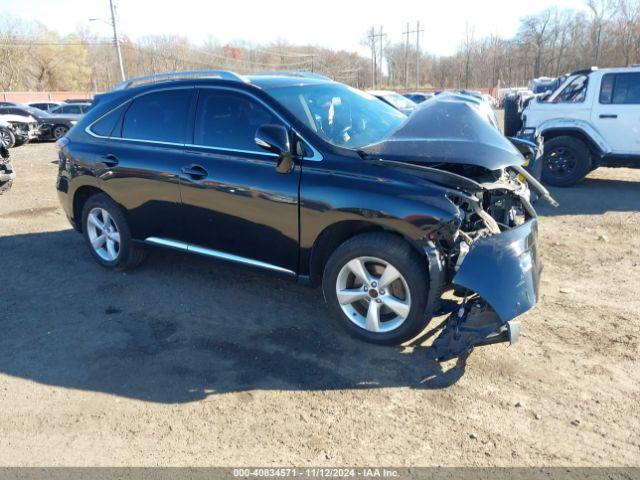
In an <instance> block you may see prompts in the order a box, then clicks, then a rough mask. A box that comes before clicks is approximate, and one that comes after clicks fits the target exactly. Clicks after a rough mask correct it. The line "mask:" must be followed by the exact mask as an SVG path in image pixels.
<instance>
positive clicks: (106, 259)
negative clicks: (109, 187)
mask: <svg viewBox="0 0 640 480" xmlns="http://www.w3.org/2000/svg"><path fill="white" fill-rule="evenodd" d="M82 233H83V235H84V238H85V240H86V242H87V245H88V246H89V251H90V252H91V255H93V257H94V258H95V259H96V261H97V262H98V263H99V264H100V265H102V266H103V267H106V268H112V269H114V270H128V269H131V268H134V267H137V266H138V265H139V264H140V263H142V261H143V260H144V259H145V258H146V256H147V252H146V250H144V249H141V248H139V247H136V246H135V245H134V244H133V242H132V241H131V232H130V230H129V225H128V224H127V220H126V219H125V217H124V214H123V213H122V210H121V209H120V207H119V206H118V204H117V203H116V202H114V201H113V200H112V199H111V198H110V197H109V196H108V195H105V194H104V193H99V194H97V195H93V196H92V197H90V198H89V199H88V200H87V201H86V203H85V204H84V207H83V208H82Z"/></svg>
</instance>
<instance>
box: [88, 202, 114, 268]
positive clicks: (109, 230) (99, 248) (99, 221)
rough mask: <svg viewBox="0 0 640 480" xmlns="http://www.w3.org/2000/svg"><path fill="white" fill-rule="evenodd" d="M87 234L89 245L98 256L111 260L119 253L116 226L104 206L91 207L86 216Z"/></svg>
mask: <svg viewBox="0 0 640 480" xmlns="http://www.w3.org/2000/svg"><path fill="white" fill-rule="evenodd" d="M86 228H87V234H88V236H89V241H90V242H91V247H92V248H93V250H94V251H95V252H96V253H97V254H98V256H99V257H100V258H102V259H103V260H105V261H107V262H113V261H114V260H115V259H116V258H118V255H119V254H120V232H119V231H118V226H117V225H116V222H115V221H114V220H113V217H111V215H109V212H107V211H106V210H105V209H104V208H100V207H96V208H93V209H92V210H91V211H90V212H89V215H88V216H87V225H86Z"/></svg>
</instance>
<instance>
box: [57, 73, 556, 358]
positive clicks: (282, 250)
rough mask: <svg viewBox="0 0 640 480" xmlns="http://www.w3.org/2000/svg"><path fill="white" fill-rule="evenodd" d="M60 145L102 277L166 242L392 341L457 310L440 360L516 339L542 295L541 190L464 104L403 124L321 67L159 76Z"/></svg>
mask: <svg viewBox="0 0 640 480" xmlns="http://www.w3.org/2000/svg"><path fill="white" fill-rule="evenodd" d="M57 146H58V149H59V159H60V167H59V175H58V179H57V189H58V192H59V196H60V200H61V202H62V205H63V207H64V210H65V212H66V214H67V216H68V218H69V219H70V221H71V223H72V224H73V225H74V226H75V228H76V229H77V230H78V231H80V232H82V233H83V235H84V237H85V239H86V242H87V245H88V247H89V250H90V252H91V254H92V255H93V257H94V258H95V259H96V261H97V262H99V263H100V264H101V265H103V266H105V267H108V268H113V269H118V270H119V269H127V268H131V267H134V266H136V265H138V264H139V263H140V262H141V261H142V260H143V259H144V258H145V255H146V252H147V247H150V246H160V247H167V248H172V249H177V250H181V251H186V252H191V253H195V254H199V255H203V256H207V257H213V258H217V259H222V260H227V261H231V262H236V263H241V264H244V265H248V266H251V267H256V268H259V269H264V270H269V271H271V272H274V273H275V274H279V275H284V276H287V277H290V278H292V279H296V280H297V281H299V282H302V283H310V284H312V285H322V288H323V291H324V296H325V299H326V301H327V303H328V305H329V308H330V309H331V310H332V311H333V313H335V316H336V318H337V319H338V320H339V322H340V323H341V324H342V325H343V326H344V327H346V328H347V330H348V331H350V332H351V333H352V334H355V335H356V336H357V337H359V338H362V339H365V340H368V341H371V342H375V343H382V344H396V343H399V342H403V341H406V340H408V339H410V338H412V337H414V336H415V335H417V334H418V333H419V332H420V331H421V330H422V329H423V328H424V327H425V326H426V324H427V322H428V320H429V319H430V318H431V317H432V316H433V315H434V314H435V313H436V312H442V311H443V310H447V309H446V308H444V307H447V306H449V308H448V311H449V312H450V313H449V317H448V320H446V323H445V328H444V329H443V331H442V333H441V334H440V336H439V338H438V339H437V340H436V342H435V344H434V346H435V352H436V354H435V356H436V358H439V359H445V358H451V357H452V356H456V355H459V354H463V353H465V352H468V351H470V349H471V348H473V346H475V345H484V344H489V343H497V342H501V341H513V340H515V338H516V337H517V333H518V323H517V321H514V318H515V317H517V316H518V315H520V314H522V313H523V312H525V311H527V310H529V309H530V308H532V307H533V305H534V304H535V303H536V301H537V298H538V279H539V272H540V268H541V266H540V262H539V260H538V255H537V247H536V244H537V240H536V238H537V237H536V235H537V234H536V231H537V220H536V213H535V211H534V209H533V208H532V206H531V204H530V202H529V187H528V186H527V183H526V182H524V181H523V178H525V179H527V180H528V181H530V182H531V183H530V185H533V186H535V187H536V188H538V186H539V184H538V183H537V182H536V181H535V179H533V178H531V176H530V175H529V174H528V173H527V172H526V171H524V170H523V169H522V167H521V164H522V163H523V158H522V156H521V155H520V153H518V151H517V150H516V149H515V148H514V147H513V146H512V145H511V144H510V143H509V141H508V140H507V139H505V138H504V137H503V136H502V135H501V134H500V133H499V132H498V131H497V130H496V129H494V128H493V127H492V126H491V125H489V124H488V123H487V122H486V121H485V120H484V119H483V118H482V117H481V116H480V115H479V114H478V113H477V112H476V110H475V109H474V108H472V107H471V106H469V105H467V104H466V103H462V102H452V101H447V100H443V101H434V102H427V103H425V104H423V108H418V109H417V110H416V112H415V113H414V114H413V115H412V116H411V117H410V118H407V117H406V116H405V115H403V114H401V113H400V112H398V111H397V110H395V109H394V108H393V107H391V106H389V105H387V104H385V103H383V102H380V101H378V100H377V99H376V98H374V97H372V96H370V95H368V94H365V93H363V92H361V91H358V90H355V89H353V88H351V87H348V86H346V85H343V84H340V83H337V82H334V81H331V80H329V79H327V78H324V77H320V76H318V75H313V74H305V73H279V74H268V75H267V74H265V75H253V76H246V77H245V76H240V75H236V74H234V73H231V72H224V71H206V72H183V73H171V74H161V75H154V76H149V77H140V78H136V79H132V80H129V81H127V82H124V83H123V84H120V85H119V86H118V87H117V88H116V89H115V90H114V91H112V92H109V93H107V94H103V95H99V96H97V97H96V98H95V100H94V104H93V107H92V109H91V110H90V111H89V112H88V113H87V115H86V116H85V117H84V118H82V119H81V120H80V121H79V122H78V124H77V125H76V126H75V127H74V128H73V129H71V131H70V132H69V133H68V135H67V136H66V137H64V138H63V139H61V140H59V141H58V143H57ZM541 193H542V194H544V191H542V192H541ZM445 290H453V293H454V295H457V296H458V298H459V300H458V301H457V303H456V305H455V308H452V307H451V304H452V301H448V302H441V301H440V297H441V294H442V293H443V292H444V291H445Z"/></svg>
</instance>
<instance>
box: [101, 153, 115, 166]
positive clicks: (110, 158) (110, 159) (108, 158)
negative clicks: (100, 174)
mask: <svg viewBox="0 0 640 480" xmlns="http://www.w3.org/2000/svg"><path fill="white" fill-rule="evenodd" d="M100 163H103V164H104V165H105V166H107V167H115V166H116V165H118V157H116V156H115V155H113V154H112V153H108V154H107V155H103V156H102V157H100Z"/></svg>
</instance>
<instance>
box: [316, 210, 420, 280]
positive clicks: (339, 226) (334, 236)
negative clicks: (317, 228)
mask: <svg viewBox="0 0 640 480" xmlns="http://www.w3.org/2000/svg"><path fill="white" fill-rule="evenodd" d="M372 232H381V233H388V234H390V235H395V236H396V237H399V238H401V239H402V240H404V241H406V242H407V243H408V244H409V245H410V246H411V248H412V249H414V250H415V251H416V252H417V253H418V254H419V255H421V256H424V250H422V249H421V248H420V247H419V245H417V244H416V242H415V241H413V240H412V239H411V238H409V237H407V236H406V235H403V234H402V233H401V232H398V231H396V230H391V229H389V228H385V227H384V226H382V225H380V224H377V223H374V222H368V221H365V220H343V221H341V222H337V223H334V224H332V225H329V226H327V227H326V228H325V229H324V230H323V231H322V232H320V234H319V235H318V237H317V238H316V240H315V242H314V243H313V247H312V249H311V255H310V256H309V265H308V267H309V283H310V284H311V285H319V284H320V283H321V281H322V274H323V271H324V267H325V265H326V263H327V260H328V259H329V257H330V256H331V254H332V253H333V252H334V251H335V250H336V249H337V248H338V247H339V246H340V245H342V244H343V243H344V242H346V241H347V240H349V239H351V238H353V237H356V236H358V235H362V234H364V233H372Z"/></svg>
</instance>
